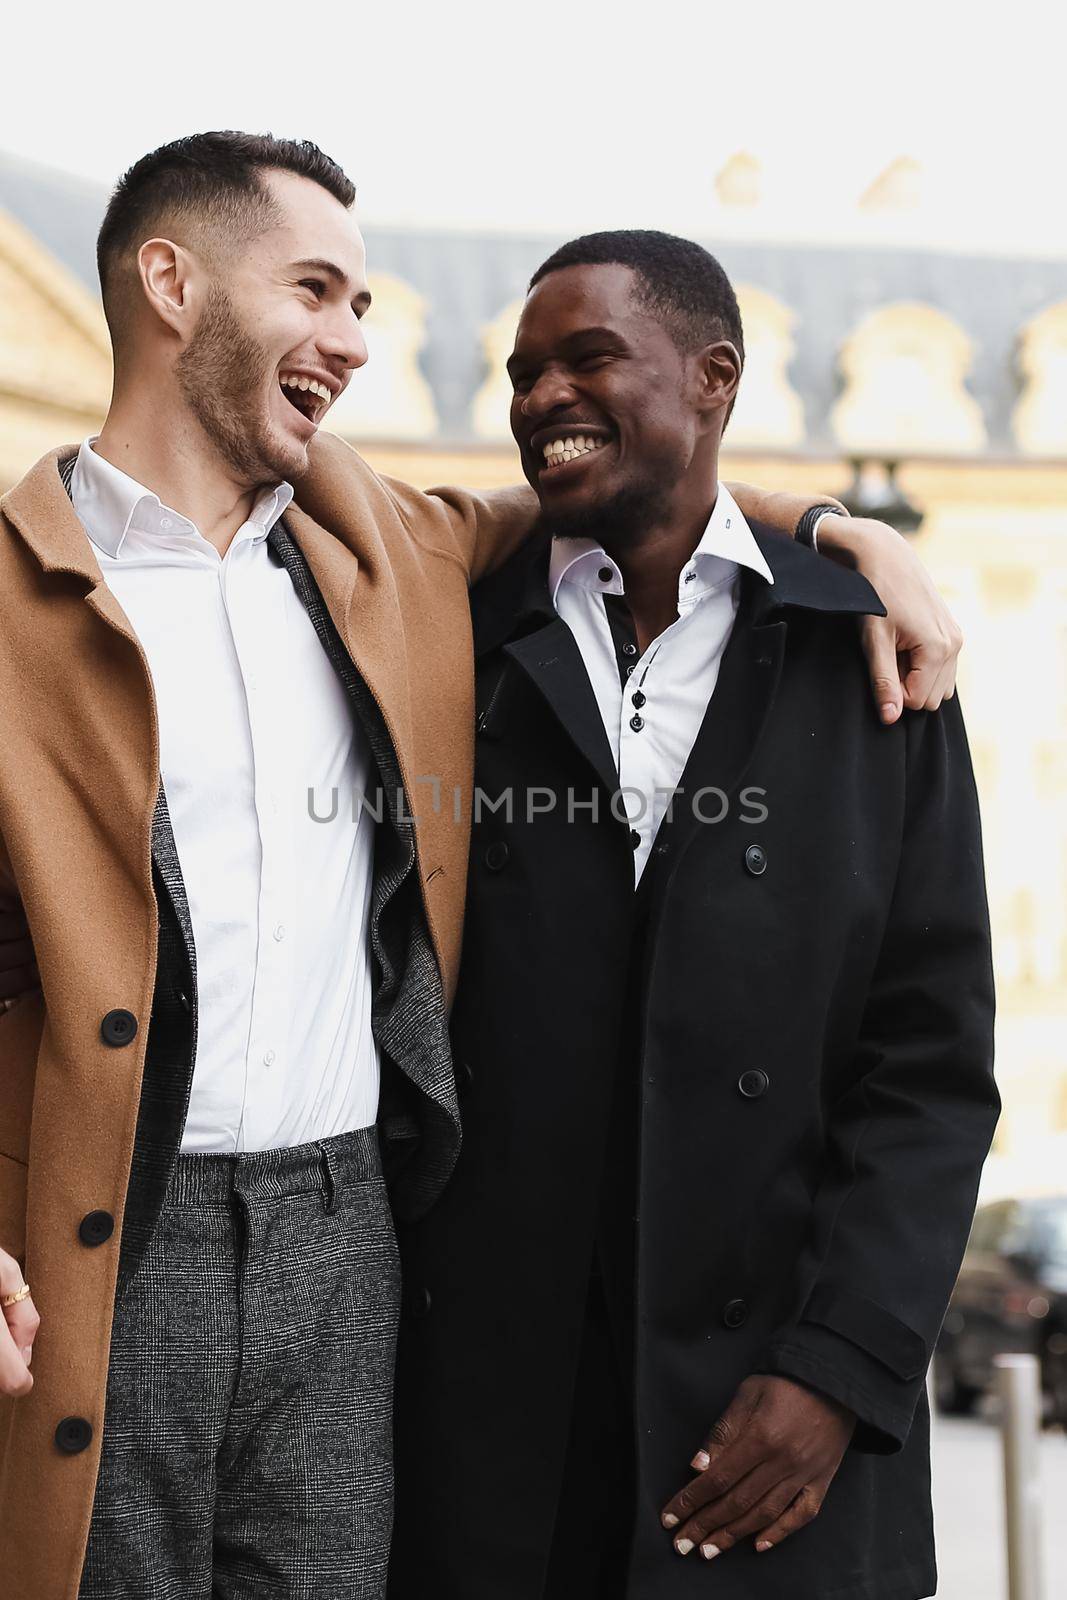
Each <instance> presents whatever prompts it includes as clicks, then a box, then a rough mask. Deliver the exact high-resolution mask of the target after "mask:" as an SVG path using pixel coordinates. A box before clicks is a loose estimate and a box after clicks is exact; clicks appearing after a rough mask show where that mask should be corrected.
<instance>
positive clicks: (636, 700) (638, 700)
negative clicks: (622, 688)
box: [630, 689, 645, 711]
mask: <svg viewBox="0 0 1067 1600" xmlns="http://www.w3.org/2000/svg"><path fill="white" fill-rule="evenodd" d="M630 701H631V703H632V704H633V705H635V706H636V707H637V709H638V711H640V709H641V707H642V706H643V705H644V703H645V696H644V692H643V690H641V689H635V690H634V692H633V694H632V695H631V696H630Z"/></svg>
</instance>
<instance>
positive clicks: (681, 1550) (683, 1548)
mask: <svg viewBox="0 0 1067 1600" xmlns="http://www.w3.org/2000/svg"><path fill="white" fill-rule="evenodd" d="M674 1548H675V1549H676V1550H677V1552H678V1554H679V1555H680V1556H687V1555H688V1554H689V1552H690V1550H692V1548H693V1541H692V1539H676V1540H675V1541H674Z"/></svg>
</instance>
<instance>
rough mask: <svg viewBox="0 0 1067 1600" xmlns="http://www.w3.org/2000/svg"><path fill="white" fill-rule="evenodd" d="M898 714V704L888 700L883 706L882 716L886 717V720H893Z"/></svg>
mask: <svg viewBox="0 0 1067 1600" xmlns="http://www.w3.org/2000/svg"><path fill="white" fill-rule="evenodd" d="M896 714H897V708H896V706H895V705H894V704H893V702H892V700H887V701H886V702H885V705H884V706H883V707H882V716H883V717H884V718H885V720H886V722H891V721H892V720H893V718H894V717H895V716H896Z"/></svg>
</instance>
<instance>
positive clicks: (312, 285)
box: [300, 278, 326, 300]
mask: <svg viewBox="0 0 1067 1600" xmlns="http://www.w3.org/2000/svg"><path fill="white" fill-rule="evenodd" d="M300 287H301V289H310V290H311V292H312V294H314V295H315V296H316V297H317V298H318V299H319V300H321V299H322V297H323V295H324V294H325V293H326V285H325V284H324V283H323V281H322V279H321V278H301V280H300Z"/></svg>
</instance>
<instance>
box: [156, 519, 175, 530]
mask: <svg viewBox="0 0 1067 1600" xmlns="http://www.w3.org/2000/svg"><path fill="white" fill-rule="evenodd" d="M159 526H160V527H161V528H162V529H163V532H164V533H169V532H170V529H171V528H172V527H173V523H172V522H171V520H170V518H169V517H162V518H161V519H160V523H159Z"/></svg>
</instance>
